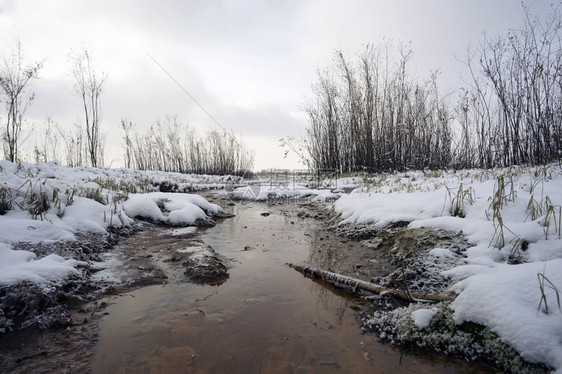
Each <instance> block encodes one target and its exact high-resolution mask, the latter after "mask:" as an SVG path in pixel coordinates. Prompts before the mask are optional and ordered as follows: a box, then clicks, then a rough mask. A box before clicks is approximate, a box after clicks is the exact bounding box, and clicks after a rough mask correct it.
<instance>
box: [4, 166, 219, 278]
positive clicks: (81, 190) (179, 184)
mask: <svg viewBox="0 0 562 374" xmlns="http://www.w3.org/2000/svg"><path fill="white" fill-rule="evenodd" d="M228 182H229V179H228V177H217V176H208V175H202V176H201V175H185V174H177V173H164V172H139V171H134V170H129V169H95V168H68V167H65V166H60V165H58V164H56V163H46V164H38V165H35V164H16V163H11V162H8V161H0V286H5V285H11V284H15V283H17V282H20V281H23V280H29V281H32V282H35V283H38V284H46V283H47V282H49V281H53V280H56V279H60V278H64V277H66V276H68V275H69V274H71V273H76V272H77V270H76V268H77V267H78V266H83V265H85V264H84V263H82V262H80V261H76V260H73V259H64V258H62V257H60V256H57V255H54V254H52V255H49V256H47V257H43V258H39V259H38V258H37V257H36V255H35V254H34V253H32V252H29V251H23V250H14V249H13V244H14V243H18V242H28V243H39V242H41V243H43V244H52V243H55V242H59V241H74V240H76V237H75V234H77V233H95V234H107V232H108V229H110V228H117V229H118V228H122V227H129V226H131V224H132V223H133V219H132V218H134V217H143V218H148V219H152V220H154V221H159V222H164V223H167V224H170V225H173V226H188V225H193V224H195V223H196V222H197V221H198V220H203V221H206V220H207V221H208V220H209V218H210V217H209V216H212V215H215V214H218V213H221V212H222V209H221V208H220V207H219V206H218V205H215V204H211V203H209V202H208V201H207V200H205V199H204V198H203V197H201V196H199V195H194V194H187V193H182V194H177V193H172V192H179V191H186V192H188V191H197V190H201V189H204V188H224V187H225V185H226V184H227V183H228ZM160 190H164V191H171V192H155V191H160ZM163 212H164V213H165V214H164V213H163Z"/></svg>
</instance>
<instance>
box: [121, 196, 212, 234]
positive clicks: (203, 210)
mask: <svg viewBox="0 0 562 374" xmlns="http://www.w3.org/2000/svg"><path fill="white" fill-rule="evenodd" d="M158 204H161V205H162V206H163V208H164V210H165V211H166V213H167V215H165V214H164V213H163V212H162V210H161V209H160V208H159V207H158ZM123 208H124V210H125V213H126V214H127V215H128V216H130V217H142V218H148V219H151V220H153V221H157V222H163V223H169V224H172V225H176V226H181V225H193V224H195V222H196V220H198V219H208V218H209V216H208V215H207V213H209V214H211V215H213V214H217V213H221V212H222V208H221V207H220V206H218V205H216V204H211V203H209V202H208V201H207V200H206V199H205V198H203V197H201V196H199V195H188V194H177V193H171V192H166V193H164V192H152V193H147V194H134V195H130V196H129V199H128V200H127V201H125V202H124V203H123Z"/></svg>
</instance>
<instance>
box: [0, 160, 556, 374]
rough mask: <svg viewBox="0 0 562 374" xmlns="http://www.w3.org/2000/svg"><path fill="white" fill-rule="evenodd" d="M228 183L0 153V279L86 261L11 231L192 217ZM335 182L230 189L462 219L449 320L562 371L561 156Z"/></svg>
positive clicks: (40, 236)
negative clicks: (525, 163)
mask: <svg viewBox="0 0 562 374" xmlns="http://www.w3.org/2000/svg"><path fill="white" fill-rule="evenodd" d="M231 185H232V179H231V178H228V177H215V176H195V175H182V174H174V173H164V172H138V171H133V170H128V169H93V168H68V167H63V166H60V165H57V164H55V163H47V164H39V165H35V164H23V165H18V164H14V163H10V162H7V161H0V286H4V285H13V284H15V283H17V282H20V281H22V280H29V281H32V282H35V283H37V284H47V283H48V282H49V281H52V280H56V279H60V278H64V277H66V276H68V275H69V274H72V273H74V272H77V271H79V270H78V269H79V267H80V266H83V265H84V264H83V263H82V262H80V261H77V260H75V259H70V258H66V259H65V258H62V257H60V256H57V255H50V256H47V257H43V258H37V256H36V255H35V254H34V253H32V252H29V251H22V250H14V247H13V245H14V244H15V243H18V242H29V243H39V242H42V243H44V244H49V243H54V242H58V241H74V240H76V236H75V235H76V234H77V233H81V232H87V233H98V234H105V233H107V232H108V230H110V228H122V227H129V226H131V225H132V223H133V218H134V217H144V218H149V219H152V220H154V221H160V222H164V223H166V224H170V225H177V226H189V225H192V224H194V223H196V221H197V220H201V219H202V220H205V219H207V218H209V216H212V215H213V214H217V213H220V212H222V210H221V208H220V207H218V206H217V205H214V204H211V203H209V202H208V201H206V200H205V199H204V198H202V197H200V196H197V195H191V194H188V192H191V191H196V190H200V189H203V188H228V187H229V186H231ZM333 187H334V188H331V189H311V188H308V187H306V186H305V185H304V184H293V185H290V186H287V185H273V184H271V183H270V184H269V185H266V184H262V185H249V186H246V187H240V188H237V189H235V190H234V191H233V195H234V197H235V198H238V199H242V200H244V199H248V200H267V199H271V198H274V199H277V200H279V202H283V199H285V198H289V199H290V198H300V197H307V198H310V196H313V198H314V199H320V200H329V199H332V198H338V197H339V199H338V200H337V201H336V202H335V203H334V204H333V208H334V210H335V211H336V212H338V213H340V214H341V219H342V222H341V223H342V224H344V225H345V224H346V223H354V224H374V225H378V226H380V227H384V226H385V225H386V224H388V223H391V222H395V221H408V222H410V224H409V227H411V228H417V227H436V228H443V229H448V230H455V231H461V230H462V232H463V234H464V236H465V237H466V238H467V240H468V241H469V243H470V245H471V247H470V248H468V249H467V250H466V253H465V255H466V257H464V258H460V257H459V260H458V261H459V262H458V264H456V266H454V267H453V268H451V269H449V270H447V271H446V272H444V274H443V275H445V276H447V277H450V278H451V279H452V280H453V286H452V288H451V290H452V291H454V292H456V293H457V294H458V296H457V298H456V300H455V301H454V302H452V303H451V305H450V308H451V309H452V310H453V311H454V314H453V321H454V323H456V324H460V323H462V322H464V321H473V322H476V323H479V324H482V325H485V326H487V327H489V328H490V329H491V330H492V331H493V332H495V333H496V334H498V335H499V336H500V337H501V339H502V340H504V341H505V342H507V343H508V344H510V345H511V346H512V347H513V348H515V349H516V350H517V351H518V352H519V353H520V354H521V355H522V356H523V357H524V358H525V359H527V360H529V361H531V362H539V363H544V364H546V365H548V366H550V367H553V368H555V369H557V370H558V373H562V311H560V310H559V301H558V297H559V291H558V290H560V291H562V240H561V239H560V236H561V233H560V229H561V227H560V226H561V219H562V216H561V215H562V214H561V208H560V205H561V204H562V169H561V168H560V167H559V166H556V165H550V166H548V167H537V168H525V167H513V168H509V169H503V170H496V171H493V172H491V171H482V170H468V171H461V172H423V171H416V172H408V173H396V174H384V175H378V176H371V177H349V178H340V179H338V180H337V181H336V183H335V185H334V186H333ZM350 190H352V192H351V193H349V194H347V193H344V191H350ZM170 192H186V193H181V194H177V193H170ZM448 251H449V250H448V249H444V248H435V249H434V250H432V251H431V252H430V255H431V256H434V257H447V256H448V255H450V253H449V252H448ZM431 256H429V257H431ZM449 257H450V256H449ZM541 287H542V290H541ZM547 306H548V310H547ZM405 312H406V313H410V314H409V319H410V321H412V326H413V327H415V328H417V329H420V330H424V329H427V328H429V327H430V326H431V322H432V319H433V318H435V317H434V316H436V315H439V314H440V313H438V311H437V309H435V308H432V307H427V308H420V307H417V308H412V309H410V310H409V311H408V310H405Z"/></svg>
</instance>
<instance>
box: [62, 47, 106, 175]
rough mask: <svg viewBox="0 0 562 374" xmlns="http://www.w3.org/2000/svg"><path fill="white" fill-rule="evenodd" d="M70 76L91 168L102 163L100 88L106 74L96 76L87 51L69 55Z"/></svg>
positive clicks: (91, 59) (83, 50) (91, 58)
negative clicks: (80, 109) (81, 115)
mask: <svg viewBox="0 0 562 374" xmlns="http://www.w3.org/2000/svg"><path fill="white" fill-rule="evenodd" d="M70 59H71V63H72V75H73V76H74V79H75V80H76V85H75V91H76V94H77V95H78V96H79V97H80V98H81V99H82V105H83V107H84V117H85V121H86V141H87V148H88V154H89V156H90V162H91V164H92V166H93V167H97V166H99V164H100V162H101V161H102V158H103V154H102V148H103V147H102V143H101V138H100V122H101V117H102V110H101V101H100V97H101V94H102V87H103V84H104V83H105V80H106V79H107V74H105V73H101V74H98V73H97V72H96V71H95V69H94V61H93V56H92V53H91V52H90V51H88V50H87V49H82V50H80V51H79V52H77V53H71V55H70Z"/></svg>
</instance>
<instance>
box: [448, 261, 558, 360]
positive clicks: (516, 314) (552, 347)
mask: <svg viewBox="0 0 562 374" xmlns="http://www.w3.org/2000/svg"><path fill="white" fill-rule="evenodd" d="M560 270H562V259H558V260H553V261H547V262H535V263H528V264H521V265H517V266H512V265H507V264H498V266H496V268H495V269H494V271H489V272H484V273H480V274H477V275H474V276H471V277H469V278H466V279H464V280H462V281H460V282H458V283H456V284H455V285H454V286H453V290H454V291H456V292H459V293H460V294H459V296H458V297H457V298H456V299H455V301H454V302H453V303H452V304H451V307H452V309H453V310H454V311H455V313H454V316H453V318H454V320H455V322H456V323H462V322H464V321H473V322H477V323H481V324H484V325H487V326H490V327H491V329H492V331H494V332H495V333H497V334H498V335H500V336H501V337H502V338H503V339H504V340H505V341H507V342H509V344H510V345H512V346H513V347H514V348H515V349H516V350H517V351H518V352H519V353H520V354H521V355H522V356H523V358H525V359H527V360H529V361H531V362H533V361H534V362H545V363H549V364H551V365H552V366H554V367H556V368H558V369H560V368H562V312H561V311H560V310H558V305H557V303H556V295H555V292H554V291H553V290H552V289H549V288H545V295H546V298H547V301H548V305H549V311H548V312H549V313H548V314H546V310H545V309H544V303H543V305H542V307H541V310H538V309H537V308H538V305H539V303H540V299H541V293H540V290H539V281H538V279H537V274H538V273H542V274H544V275H545V276H546V277H547V278H548V279H549V280H550V281H551V282H552V283H553V284H555V285H559V286H560V285H562V271H560ZM561 290H562V289H561Z"/></svg>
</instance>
